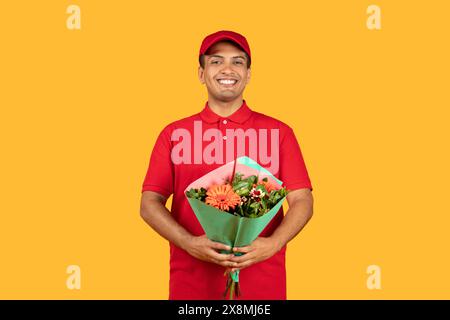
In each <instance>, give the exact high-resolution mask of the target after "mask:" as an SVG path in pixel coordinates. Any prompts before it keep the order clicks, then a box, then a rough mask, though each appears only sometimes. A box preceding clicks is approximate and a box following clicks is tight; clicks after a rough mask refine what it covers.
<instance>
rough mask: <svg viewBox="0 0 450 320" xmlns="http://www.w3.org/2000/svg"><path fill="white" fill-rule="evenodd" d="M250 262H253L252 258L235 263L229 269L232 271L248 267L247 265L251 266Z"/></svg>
mask: <svg viewBox="0 0 450 320" xmlns="http://www.w3.org/2000/svg"><path fill="white" fill-rule="evenodd" d="M252 264H253V259H250V260H247V261H245V262H241V263H238V264H237V265H235V266H234V267H233V268H232V269H231V272H234V271H236V270H237V269H243V268H246V267H249V266H251V265H252Z"/></svg>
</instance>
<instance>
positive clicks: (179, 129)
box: [142, 100, 312, 300]
mask: <svg viewBox="0 0 450 320" xmlns="http://www.w3.org/2000/svg"><path fill="white" fill-rule="evenodd" d="M208 129H216V130H209V131H208V132H207V134H206V135H205V136H203V134H204V133H205V131H207V130H208ZM217 129H218V130H217ZM227 129H234V130H236V129H242V130H243V131H245V132H247V130H248V129H252V130H250V131H253V132H254V133H255V132H256V133H257V134H256V139H257V141H258V142H260V141H261V140H262V139H264V140H266V142H267V143H266V145H265V146H264V149H265V150H262V151H261V150H258V149H262V147H261V144H260V143H257V144H255V143H254V142H255V140H253V143H251V142H250V141H251V140H250V136H251V135H249V137H248V139H247V138H246V140H245V154H242V152H243V150H244V148H243V147H242V140H240V141H241V143H240V148H238V147H239V146H238V145H239V143H238V141H239V140H238V138H237V137H236V136H235V135H234V132H236V131H232V130H228V131H227ZM276 129H278V130H276ZM242 130H241V132H242ZM211 132H220V133H221V135H220V134H219V135H217V134H216V138H220V139H221V140H222V141H221V142H220V143H223V150H224V151H223V153H224V154H223V156H222V157H221V158H223V161H218V160H217V159H218V158H217V157H216V158H215V162H213V163H211V160H209V161H205V159H203V158H202V151H203V150H205V148H211V147H208V145H210V144H211V141H212V140H214V139H212V138H211ZM261 132H262V134H259V133H261ZM264 132H266V134H264ZM274 132H275V133H274ZM208 133H209V138H206V139H205V137H207V136H208ZM272 133H274V134H272ZM186 134H190V137H191V141H190V142H189V143H190V145H191V152H190V155H189V152H187V153H186V154H185V153H184V152H185V151H186V150H184V151H183V152H181V153H180V152H179V148H178V149H177V151H178V152H177V154H178V155H181V156H182V157H183V159H184V161H182V162H181V163H180V161H179V159H178V160H176V161H172V160H173V159H174V157H172V156H171V154H172V149H173V148H174V147H175V146H176V145H177V144H178V143H181V142H182V141H183V140H184V139H185V138H186ZM277 134H278V136H277ZM212 135H214V133H213V134H212ZM181 136H183V138H181ZM254 137H255V135H253V138H254ZM230 139H234V140H235V142H236V143H234V146H233V145H231V144H230V141H229V140H230ZM274 139H275V140H274ZM208 140H209V141H208ZM227 141H228V153H227V152H226V151H227ZM274 141H275V142H274ZM184 143H186V141H184ZM230 145H231V147H230ZM275 145H278V146H277V147H274V146H275ZM233 148H234V153H233V150H232V149H233ZM255 148H256V150H257V151H258V152H257V154H255ZM195 151H197V153H196V152H195ZM199 151H201V152H199ZM271 152H272V153H274V154H273V155H272V160H271V161H270V162H269V161H268V157H267V154H269V155H270V154H271ZM226 153H227V154H226ZM230 153H233V154H231V155H230ZM243 155H245V156H248V157H251V158H252V159H254V160H255V161H257V162H258V163H259V164H260V165H262V166H263V167H265V168H266V169H268V170H269V171H271V172H272V174H273V175H274V176H275V177H276V178H278V179H279V180H281V181H282V182H283V186H285V187H286V188H287V189H288V190H295V189H301V188H309V189H311V190H312V185H311V181H310V179H309V176H308V172H307V169H306V166H305V162H304V160H303V156H302V152H301V150H300V146H299V144H298V142H297V139H296V137H295V134H294V132H293V130H292V129H291V128H290V127H289V126H288V125H286V124H284V123H283V122H281V121H279V120H276V119H274V118H272V117H269V116H266V115H264V114H261V113H258V112H255V111H252V110H251V109H250V108H249V107H248V106H247V104H246V101H245V100H244V101H243V104H242V106H241V107H240V108H239V109H238V110H237V111H235V112H234V113H233V114H232V115H230V116H228V117H221V116H219V115H217V114H216V113H214V112H213V111H212V110H211V108H210V107H209V105H208V102H206V105H205V107H204V108H203V110H202V111H201V112H200V113H197V114H195V115H193V116H190V117H187V118H184V119H181V120H178V121H175V122H173V123H171V124H169V125H167V126H166V127H165V128H164V129H163V130H162V132H161V133H160V134H159V136H158V139H157V141H156V143H155V146H154V148H153V151H152V154H151V157H150V163H149V167H148V171H147V174H146V176H145V179H144V182H143V185H142V192H144V191H154V192H158V193H160V194H162V195H163V196H165V197H169V196H170V195H171V194H173V200H172V207H171V213H172V216H173V217H174V219H175V220H176V221H177V222H178V223H179V224H180V225H182V226H183V227H184V228H185V229H186V230H187V231H189V232H190V233H192V234H193V235H196V236H199V235H202V234H204V233H205V232H204V231H203V228H202V226H201V225H200V223H199V222H198V220H197V218H196V216H195V214H194V212H193V211H192V209H191V207H190V205H189V203H188V201H187V199H186V196H185V195H184V190H185V189H186V187H187V186H188V185H189V184H190V183H191V182H193V181H195V180H197V179H198V178H200V177H202V176H203V175H205V174H207V173H208V172H210V171H211V170H214V169H216V168H218V167H220V166H222V165H223V164H225V163H227V162H228V161H227V159H228V160H229V159H230V158H231V160H234V159H235V158H236V157H239V156H243ZM273 159H277V160H273ZM275 161H277V162H278V163H277V164H274V163H275ZM174 162H175V163H176V164H175V163H174ZM207 163H209V164H207ZM265 164H267V165H265ZM205 187H207V186H205ZM283 217H284V213H283V207H281V209H280V211H279V212H278V213H277V214H276V215H275V217H274V218H273V219H272V221H271V222H270V223H269V224H268V225H267V227H266V228H265V229H264V230H263V232H262V233H261V234H260V236H261V237H267V236H270V235H271V234H272V232H273V231H274V230H275V229H276V228H277V226H278V225H279V224H280V223H281V221H282V219H283ZM285 253H286V246H284V247H283V248H282V249H281V250H280V251H279V252H278V253H276V254H275V255H274V256H273V257H271V258H269V259H267V260H265V261H262V262H259V263H256V264H254V265H252V266H250V267H247V268H244V269H242V270H241V271H240V274H239V282H240V288H241V296H240V297H239V299H245V300H269V299H272V300H284V299H286V269H285ZM224 271H225V268H224V267H222V266H219V265H216V264H213V263H209V262H204V261H201V260H198V259H196V258H194V257H192V256H191V255H189V254H188V253H187V252H186V251H184V250H182V249H180V248H179V247H177V246H175V245H174V244H173V243H170V281H169V299H173V300H180V299H183V300H190V299H192V300H193V299H201V300H208V299H214V300H219V299H222V294H223V291H224V289H225V284H226V277H225V276H224V275H223V274H224Z"/></svg>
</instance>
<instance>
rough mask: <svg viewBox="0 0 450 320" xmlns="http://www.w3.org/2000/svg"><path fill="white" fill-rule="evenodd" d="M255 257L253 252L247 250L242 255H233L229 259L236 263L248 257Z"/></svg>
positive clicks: (246, 259)
mask: <svg viewBox="0 0 450 320" xmlns="http://www.w3.org/2000/svg"><path fill="white" fill-rule="evenodd" d="M254 257H255V252H254V251H252V252H249V253H246V254H243V255H242V256H233V257H232V258H231V259H230V260H231V261H233V262H237V263H242V262H245V261H248V260H250V259H253V258H254Z"/></svg>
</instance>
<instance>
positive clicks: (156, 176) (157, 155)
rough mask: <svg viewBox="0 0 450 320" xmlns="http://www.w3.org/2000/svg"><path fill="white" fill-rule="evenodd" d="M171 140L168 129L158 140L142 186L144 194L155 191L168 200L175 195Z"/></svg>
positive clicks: (162, 132) (165, 129)
mask: <svg viewBox="0 0 450 320" xmlns="http://www.w3.org/2000/svg"><path fill="white" fill-rule="evenodd" d="M171 145H172V144H171V140H170V133H169V129H168V127H166V128H164V130H163V131H161V133H160V134H159V136H158V138H157V139H156V143H155V145H154V147H153V150H152V153H151V156H150V162H149V165H148V169H147V174H146V175H145V178H144V182H143V184H142V191H141V193H142V192H144V191H154V192H158V193H159V194H162V195H163V196H165V197H166V198H168V197H169V196H170V195H171V194H172V193H173V189H174V188H173V181H174V179H173V176H174V168H173V163H172V161H171V156H170V154H171Z"/></svg>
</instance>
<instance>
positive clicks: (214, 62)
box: [211, 60, 219, 64]
mask: <svg viewBox="0 0 450 320" xmlns="http://www.w3.org/2000/svg"><path fill="white" fill-rule="evenodd" d="M218 63H219V61H217V60H214V61H211V64H218Z"/></svg>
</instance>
